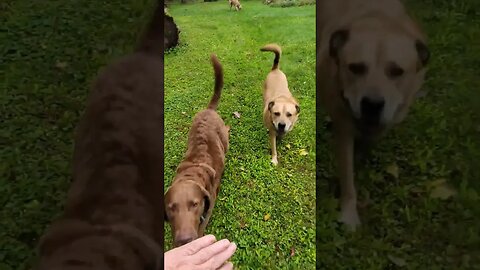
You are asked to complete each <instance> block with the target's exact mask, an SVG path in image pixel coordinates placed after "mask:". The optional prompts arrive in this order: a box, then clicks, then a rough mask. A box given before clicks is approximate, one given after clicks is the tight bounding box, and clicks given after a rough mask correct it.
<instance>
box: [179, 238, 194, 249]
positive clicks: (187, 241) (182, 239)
mask: <svg viewBox="0 0 480 270" xmlns="http://www.w3.org/2000/svg"><path fill="white" fill-rule="evenodd" d="M192 241H193V236H182V237H179V238H177V239H175V246H176V247H179V246H183V245H185V244H187V243H190V242H192Z"/></svg>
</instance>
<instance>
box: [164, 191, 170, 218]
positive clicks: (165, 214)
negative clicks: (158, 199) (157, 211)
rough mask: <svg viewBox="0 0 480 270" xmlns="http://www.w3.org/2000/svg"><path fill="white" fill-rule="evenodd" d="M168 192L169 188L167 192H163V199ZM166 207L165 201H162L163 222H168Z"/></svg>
mask: <svg viewBox="0 0 480 270" xmlns="http://www.w3.org/2000/svg"><path fill="white" fill-rule="evenodd" d="M169 190H170V188H169V189H168V190H167V192H165V195H163V198H167V194H168V191H169ZM167 207H168V205H167V200H165V199H164V201H163V221H164V222H168V215H167Z"/></svg>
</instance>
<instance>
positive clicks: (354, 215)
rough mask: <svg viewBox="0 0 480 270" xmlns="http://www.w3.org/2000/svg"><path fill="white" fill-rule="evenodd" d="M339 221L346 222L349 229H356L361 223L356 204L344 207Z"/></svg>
mask: <svg viewBox="0 0 480 270" xmlns="http://www.w3.org/2000/svg"><path fill="white" fill-rule="evenodd" d="M338 221H340V222H342V223H343V224H345V225H346V227H347V229H348V230H349V231H355V230H356V229H357V227H358V226H360V224H361V222H360V217H359V216H358V212H357V208H356V207H355V206H354V207H349V208H343V209H342V211H341V212H340V217H339V218H338Z"/></svg>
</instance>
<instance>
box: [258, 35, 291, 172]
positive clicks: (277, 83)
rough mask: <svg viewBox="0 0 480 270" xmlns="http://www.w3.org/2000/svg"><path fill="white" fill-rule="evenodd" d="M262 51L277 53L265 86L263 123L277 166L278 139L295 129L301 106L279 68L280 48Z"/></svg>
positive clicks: (275, 45)
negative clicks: (266, 129)
mask: <svg viewBox="0 0 480 270" xmlns="http://www.w3.org/2000/svg"><path fill="white" fill-rule="evenodd" d="M260 50H261V51H269V52H273V53H275V59H274V60H273V66H272V70H271V71H270V72H269V73H268V75H267V79H266V80H265V83H264V85H263V104H264V108H263V123H264V124H265V126H266V127H267V128H268V133H269V138H270V147H271V148H272V163H273V164H274V165H277V164H278V157H277V138H279V139H281V138H282V137H283V136H284V135H285V134H287V133H288V132H290V131H291V130H292V129H293V126H294V125H295V123H296V122H297V120H298V115H299V114H300V106H299V104H298V102H297V100H296V99H295V98H294V97H293V96H292V93H290V90H288V81H287V76H285V74H284V73H283V72H282V71H281V70H280V69H279V68H278V64H279V62H280V55H281V54H282V49H281V48H280V46H278V45H277V44H267V45H265V46H264V47H263V48H261V49H260Z"/></svg>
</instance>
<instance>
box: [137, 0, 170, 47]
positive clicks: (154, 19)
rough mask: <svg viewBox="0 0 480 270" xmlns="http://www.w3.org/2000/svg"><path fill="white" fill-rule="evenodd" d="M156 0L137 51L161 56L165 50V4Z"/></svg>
mask: <svg viewBox="0 0 480 270" xmlns="http://www.w3.org/2000/svg"><path fill="white" fill-rule="evenodd" d="M156 2H157V3H156V4H155V10H154V11H153V14H152V15H151V17H150V21H149V22H148V24H147V25H146V27H145V29H144V30H143V33H142V35H141V36H140V40H139V41H138V43H137V46H136V48H135V51H137V52H145V53H149V54H155V55H159V56H160V55H162V54H161V52H162V51H163V34H164V33H163V32H164V29H163V16H164V12H165V6H164V5H162V4H161V3H160V2H161V1H160V0H157V1H156Z"/></svg>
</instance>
